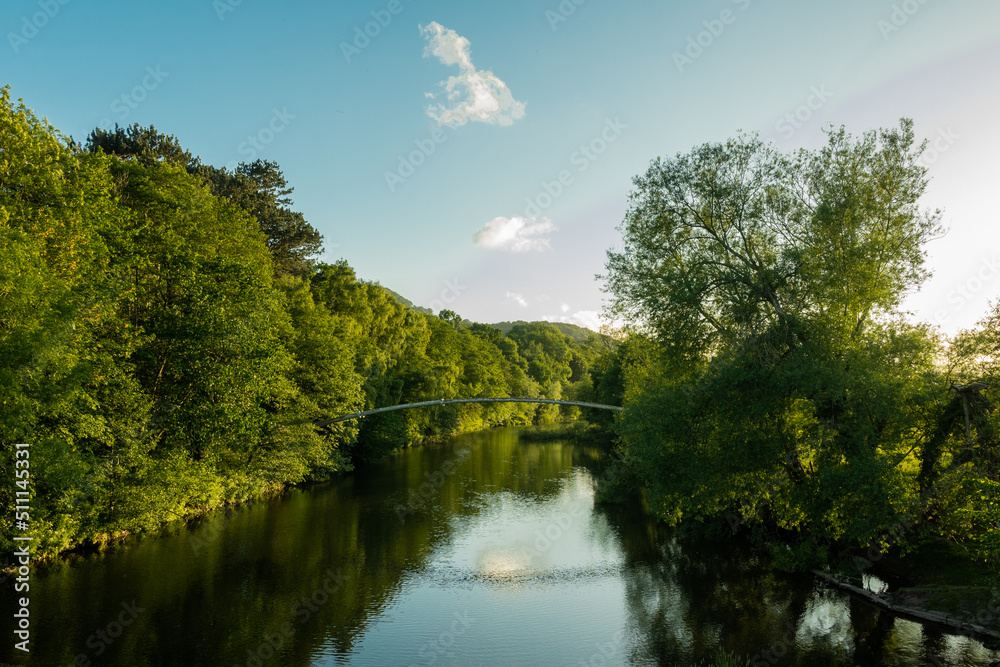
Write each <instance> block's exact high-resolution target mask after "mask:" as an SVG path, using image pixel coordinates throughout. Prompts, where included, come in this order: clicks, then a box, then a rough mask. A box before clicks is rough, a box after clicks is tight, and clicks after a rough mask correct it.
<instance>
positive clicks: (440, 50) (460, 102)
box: [420, 21, 524, 127]
mask: <svg viewBox="0 0 1000 667" xmlns="http://www.w3.org/2000/svg"><path fill="white" fill-rule="evenodd" d="M420 33H421V34H422V35H424V37H426V38H427V41H428V44H427V46H426V47H425V48H424V57H425V58H426V57H428V56H436V57H437V58H438V60H440V61H441V62H442V63H444V64H445V65H458V68H459V69H460V70H461V72H460V74H459V75H458V76H453V77H449V79H448V81H447V82H444V87H445V90H446V91H447V93H448V104H447V105H445V104H438V105H437V106H430V107H428V108H427V115H428V116H430V117H431V118H433V119H434V120H436V121H437V122H438V123H439V124H441V125H449V126H451V127H458V126H461V125H465V124H466V123H468V122H469V121H478V122H480V123H489V124H490V125H511V124H513V123H514V121H515V120H518V119H520V118H523V117H524V103H523V102H518V101H517V100H515V99H514V96H513V95H511V92H510V90H509V89H508V88H507V84H506V83H504V82H503V81H501V80H500V79H498V78H497V77H496V75H494V74H493V72H491V71H490V70H477V69H476V68H475V66H474V65H473V64H472V56H471V53H470V49H469V40H467V39H466V38H465V37H462V36H461V35H459V34H458V33H457V32H455V31H454V30H449V29H448V28H445V27H444V26H443V25H441V24H440V23H438V22H437V21H434V22H433V23H431V24H430V25H426V26H420ZM428 96H429V97H432V98H433V95H430V94H428Z"/></svg>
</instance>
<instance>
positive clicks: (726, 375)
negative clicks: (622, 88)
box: [593, 120, 1000, 567]
mask: <svg viewBox="0 0 1000 667" xmlns="http://www.w3.org/2000/svg"><path fill="white" fill-rule="evenodd" d="M828 139H829V140H828V143H827V145H826V146H824V147H823V148H821V149H819V150H815V151H812V150H800V151H798V152H796V153H793V154H790V155H789V154H781V153H778V152H776V151H775V150H774V149H773V148H772V147H770V146H768V145H765V144H764V143H762V142H761V141H759V140H758V139H756V138H754V137H745V136H741V137H738V138H736V139H734V140H730V141H728V142H726V143H723V144H709V145H705V146H701V147H698V148H695V149H694V150H692V151H691V152H690V153H689V154H685V155H677V156H676V157H674V158H672V159H663V160H659V159H658V160H655V161H654V162H653V163H652V165H651V166H650V168H649V170H648V172H647V173H646V174H645V175H643V176H639V177H637V178H636V179H635V190H634V192H633V194H632V197H631V205H630V208H629V211H628V213H627V215H626V218H625V221H624V223H623V224H622V227H621V230H622V232H623V235H624V241H625V243H624V247H623V249H622V250H621V251H620V252H610V253H609V259H608V275H607V280H608V290H609V292H610V293H611V294H612V297H613V308H614V311H615V314H616V315H617V316H619V317H620V318H622V319H624V320H626V321H627V322H628V323H629V331H630V334H631V336H630V339H629V342H628V343H627V344H626V345H623V346H622V347H621V348H619V350H618V351H616V353H615V356H609V357H608V358H606V359H603V360H601V361H600V362H598V363H597V364H596V367H595V368H596V370H595V372H594V373H593V376H594V380H595V382H596V383H597V384H596V386H597V387H598V388H599V389H600V391H602V392H606V395H607V398H606V399H605V400H609V401H613V400H615V399H614V397H615V395H616V394H615V393H614V392H615V391H619V392H623V393H624V397H625V405H626V411H625V412H624V413H623V416H622V417H621V418H620V419H619V421H618V422H617V424H616V428H617V431H618V433H619V436H620V439H621V452H620V453H621V455H622V459H623V461H625V462H626V466H627V471H625V472H623V473H622V474H620V475H619V476H618V477H616V478H615V479H616V481H620V482H623V481H630V482H633V483H634V484H635V485H636V486H637V487H638V488H639V489H640V490H641V492H642V493H643V494H644V496H645V498H646V500H647V502H648V503H649V505H650V507H651V508H652V509H653V510H654V511H655V512H656V513H657V514H659V515H660V516H661V517H663V518H664V519H666V520H667V521H669V522H670V523H674V524H677V523H680V522H682V521H685V522H686V521H690V520H694V521H720V520H721V519H723V518H727V519H728V522H729V525H730V526H731V527H734V528H735V527H736V525H738V524H743V525H747V526H750V527H751V528H752V529H753V530H754V531H755V533H756V534H757V535H758V536H761V537H763V538H764V539H766V540H768V541H769V542H770V543H771V544H772V545H777V546H776V547H775V550H776V551H775V552H776V554H777V556H778V557H779V559H778V562H779V564H783V565H787V566H789V567H809V566H815V565H818V564H820V563H824V562H829V560H830V558H831V557H832V556H833V555H835V554H839V555H840V556H842V557H844V558H845V559H846V560H847V561H848V562H851V560H852V557H855V556H858V557H860V556H864V557H865V558H866V559H867V561H873V560H878V558H879V557H880V554H882V553H884V552H886V551H887V550H888V549H890V548H891V547H893V546H897V547H903V548H907V547H912V546H913V545H916V544H919V543H920V542H921V541H924V540H930V539H940V538H947V539H950V540H954V541H956V542H958V543H960V544H962V545H963V547H964V548H966V549H967V550H968V551H969V553H971V554H972V555H974V556H975V557H976V558H979V559H981V560H988V559H991V558H992V559H998V558H1000V543H998V537H1000V528H998V526H1000V465H998V464H1000V453H998V440H997V435H996V433H997V431H996V422H997V412H996V411H995V410H994V409H993V404H992V403H990V402H989V401H988V400H987V398H986V397H985V396H984V395H983V394H982V392H983V391H986V390H987V389H988V387H990V386H992V387H995V386H996V383H997V381H998V380H1000V378H998V377H997V373H998V365H997V360H998V359H1000V310H997V309H994V312H993V313H992V314H991V315H990V317H989V318H987V319H986V320H985V321H984V322H983V324H982V327H981V329H979V330H977V331H975V332H967V333H964V334H962V335H961V336H959V337H958V339H957V340H955V341H952V344H951V345H950V346H947V345H945V341H944V340H942V338H941V337H940V336H939V335H938V334H936V333H935V332H934V331H933V330H932V329H931V328H930V327H928V326H923V325H914V324H911V323H909V322H908V321H907V320H906V319H905V318H904V316H903V313H901V312H900V310H899V305H900V302H901V301H902V299H903V298H904V296H905V295H906V294H907V293H908V292H910V291H912V290H914V289H916V288H917V287H918V286H919V285H920V284H921V282H922V281H923V280H924V278H925V277H926V275H927V271H926V269H925V267H924V244H925V243H926V242H927V241H928V240H930V239H932V238H933V237H934V236H935V235H936V234H937V233H938V232H939V225H938V221H939V219H940V213H938V212H936V211H926V210H923V209H921V208H920V206H919V204H918V200H919V199H920V197H921V195H922V193H923V191H924V188H925V187H926V184H927V175H926V169H925V168H924V167H923V166H921V164H920V162H919V161H918V160H919V157H920V155H921V152H922V150H923V147H922V146H920V145H917V144H916V143H915V141H914V134H913V128H912V123H911V122H909V121H905V120H904V121H902V122H901V124H900V126H899V127H898V128H895V129H890V130H883V131H880V132H868V133H865V134H864V135H862V136H861V137H858V138H854V137H852V136H851V135H849V134H847V133H846V132H845V131H844V130H843V129H839V130H831V131H830V132H829V134H828ZM976 382H981V383H983V384H982V385H974V384H972V383H976ZM969 385H972V386H969ZM956 387H957V389H956ZM623 483H624V482H623ZM853 560H854V562H855V563H858V562H860V561H859V560H858V559H853ZM996 562H998V563H1000V561H996Z"/></svg>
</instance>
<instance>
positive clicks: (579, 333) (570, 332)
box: [490, 320, 606, 343]
mask: <svg viewBox="0 0 1000 667" xmlns="http://www.w3.org/2000/svg"><path fill="white" fill-rule="evenodd" d="M515 324H532V323H531V322H524V321H523V320H518V321H517V322H497V323H496V324H491V325H490V326H491V327H496V328H497V329H499V330H500V331H502V332H503V333H504V335H505V336H506V335H507V332H508V331H510V330H511V329H512V328H513V327H514V325H515ZM543 324H551V325H552V326H554V327H555V328H556V329H559V331H561V332H562V334H563V335H564V336H566V337H567V338H570V339H572V340H573V341H574V342H576V343H583V342H585V341H586V340H587V339H588V338H590V337H592V336H596V337H597V338H602V339H603V338H605V337H606V336H604V335H603V334H600V333H597V332H596V331H591V330H590V329H587V328H585V327H581V326H577V325H575V324H569V323H567V322H547V321H543Z"/></svg>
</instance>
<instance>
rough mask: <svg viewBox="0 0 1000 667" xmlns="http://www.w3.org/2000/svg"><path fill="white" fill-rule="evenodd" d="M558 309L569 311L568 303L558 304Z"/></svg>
mask: <svg viewBox="0 0 1000 667" xmlns="http://www.w3.org/2000/svg"><path fill="white" fill-rule="evenodd" d="M559 310H561V311H563V312H564V313H568V312H569V304H568V303H564V304H562V305H561V306H559Z"/></svg>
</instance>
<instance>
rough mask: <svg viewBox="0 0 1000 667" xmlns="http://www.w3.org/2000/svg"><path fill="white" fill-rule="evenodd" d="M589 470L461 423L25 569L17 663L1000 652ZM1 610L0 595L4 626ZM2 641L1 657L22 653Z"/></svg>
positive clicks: (633, 659) (835, 658) (845, 658)
mask: <svg viewBox="0 0 1000 667" xmlns="http://www.w3.org/2000/svg"><path fill="white" fill-rule="evenodd" d="M599 466H600V452H598V451H597V450H594V449H591V448H585V447H577V446H573V445H570V444H568V443H563V442H551V443H545V444H532V443H521V442H518V440H517V435H516V432H514V431H512V430H500V431H493V432H488V433H482V434H476V435H473V436H464V437H461V438H457V439H455V440H453V441H452V442H450V443H446V444H443V445H439V446H428V447H421V448H415V449H412V450H409V451H406V452H403V453H401V454H400V455H399V456H396V457H394V458H393V459H391V460H390V461H388V462H387V463H386V464H385V465H382V466H376V467H373V468H370V469H366V470H362V471H359V472H358V473H356V474H354V475H352V476H350V477H347V478H345V479H343V480H340V481H337V482H332V483H329V484H325V485H320V486H316V487H312V488H309V489H302V490H294V491H292V492H290V493H288V494H286V495H285V496H283V497H282V498H280V499H276V500H272V501H269V502H259V503H254V504H251V505H249V506H246V507H242V508H239V509H237V510H233V511H229V512H222V513H219V514H217V515H216V516H214V517H211V518H209V519H207V520H205V521H203V522H201V523H200V524H199V525H196V526H192V527H181V526H173V527H170V528H169V529H168V530H166V531H164V533H163V534H162V535H159V536H151V537H148V538H145V539H142V540H138V541H133V542H130V543H128V544H127V545H125V546H123V547H119V548H114V549H110V550H108V551H106V552H104V553H102V554H98V555H92V556H88V557H85V558H76V559H73V560H68V561H63V562H60V563H58V564H56V565H54V566H52V567H49V568H47V569H45V570H41V569H39V570H36V572H35V573H34V575H33V577H34V579H33V582H32V589H31V596H32V597H31V600H32V602H31V604H32V607H31V613H32V618H33V621H32V623H33V625H32V629H33V640H34V642H33V649H34V650H33V653H32V660H31V663H30V664H32V665H67V664H73V663H74V661H76V660H77V659H78V656H83V660H89V661H90V664H93V665H129V666H141V665H156V666H170V665H188V666H194V667H197V666H198V665H212V666H213V667H232V666H235V665H239V666H241V667H242V666H248V667H249V666H250V665H255V666H258V667H265V666H269V665H275V666H277V665H281V666H283V667H284V666H290V667H297V666H307V665H343V664H351V665H410V664H413V665H424V664H434V665H447V664H461V665H478V664H484V665H535V664H545V665H579V664H585V665H591V664H593V665H625V664H630V665H666V664H690V663H691V662H692V661H697V660H700V659H704V658H710V657H712V656H714V655H716V654H717V652H718V651H720V650H722V649H725V650H729V651H735V652H737V653H739V654H741V655H743V656H745V657H748V658H749V657H755V658H756V659H758V660H764V662H765V663H766V664H780V665H854V664H858V665H881V664H886V665H924V664H926V663H927V662H929V661H933V660H938V661H940V664H949V665H988V664H990V661H991V660H998V659H1000V655H998V654H997V653H991V652H989V651H987V650H986V649H985V648H984V647H983V646H982V645H981V644H979V643H978V642H975V641H972V640H969V639H966V638H962V637H954V636H950V635H945V634H942V633H939V632H936V631H933V630H930V629H925V628H923V627H922V626H920V625H918V624H916V623H911V622H909V621H904V620H900V619H894V618H892V617H891V616H888V615H886V614H883V613H881V612H880V611H878V610H876V609H873V608H871V607H869V606H867V605H865V604H863V603H861V602H858V601H856V600H853V599H851V598H848V597H847V596H845V595H844V594H842V593H840V592H839V591H832V590H828V589H826V588H825V587H823V586H821V585H819V584H817V583H816V582H815V581H814V580H813V579H812V578H811V577H808V576H798V575H795V576H791V575H781V574H778V573H775V572H773V571H771V570H769V569H768V568H767V566H766V563H763V562H761V561H760V560H759V559H758V558H757V557H755V556H754V555H753V554H752V553H751V552H750V551H749V550H747V549H746V548H745V546H743V545H739V544H736V543H733V542H712V541H709V540H697V539H692V538H685V539H681V538H680V537H678V536H677V535H676V534H673V533H671V532H669V531H667V530H665V529H664V528H663V527H662V526H661V525H659V524H657V523H656V522H655V521H652V520H650V519H649V518H647V517H644V516H642V515H641V514H640V513H638V512H636V511H635V510H634V509H628V510H622V509H616V508H595V507H594V504H593V492H594V481H593V480H594V479H595V478H596V477H598V476H599V473H600V470H599ZM872 583H873V585H877V583H878V582H872ZM8 593H10V594H8ZM12 601H13V594H12V591H7V590H5V591H4V595H3V599H2V601H0V614H3V615H5V617H7V618H9V617H10V616H9V614H11V613H13V607H12V604H11V602H12ZM133 601H134V602H135V604H137V605H138V606H139V607H141V608H142V610H143V611H142V612H141V613H139V614H138V615H137V616H136V618H135V621H134V622H133V623H132V624H131V625H130V626H129V627H128V628H127V629H125V630H123V632H122V633H121V634H120V636H117V637H115V638H114V641H113V642H111V643H110V644H103V643H102V644H100V647H101V651H100V653H99V654H98V650H97V648H95V646H97V645H98V644H96V643H95V640H93V639H92V638H93V637H94V636H95V634H94V633H95V632H97V631H99V630H102V629H104V628H106V627H107V626H108V623H109V622H110V621H112V620H113V619H114V618H115V616H116V615H117V614H118V613H120V611H121V608H122V607H121V605H122V604H123V603H128V604H131V603H132V602H133ZM10 651H11V648H10V645H9V644H4V645H2V646H0V661H4V662H8V663H13V664H21V663H19V662H18V658H17V656H15V655H12V654H11V653H10ZM772 661H773V662H772ZM80 664H86V662H80ZM932 664H933V663H932Z"/></svg>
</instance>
